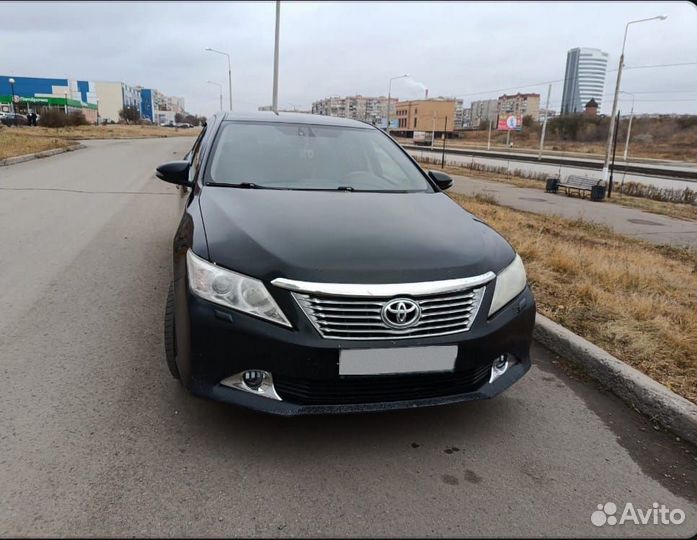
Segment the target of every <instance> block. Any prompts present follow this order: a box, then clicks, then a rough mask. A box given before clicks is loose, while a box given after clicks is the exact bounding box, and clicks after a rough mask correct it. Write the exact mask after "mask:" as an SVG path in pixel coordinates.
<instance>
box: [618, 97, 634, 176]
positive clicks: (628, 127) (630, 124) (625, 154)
mask: <svg viewBox="0 0 697 540" xmlns="http://www.w3.org/2000/svg"><path fill="white" fill-rule="evenodd" d="M620 93H621V94H629V95H630V96H632V110H631V111H630V112H629V125H628V126H627V140H626V141H625V143H624V162H625V165H626V163H627V154H628V153H629V136H630V135H631V134H632V119H633V118H634V94H631V93H630V92H620Z"/></svg>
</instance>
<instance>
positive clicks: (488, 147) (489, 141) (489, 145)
mask: <svg viewBox="0 0 697 540" xmlns="http://www.w3.org/2000/svg"><path fill="white" fill-rule="evenodd" d="M491 124H492V120H491V118H489V137H488V138H487V141H486V149H487V150H491Z"/></svg>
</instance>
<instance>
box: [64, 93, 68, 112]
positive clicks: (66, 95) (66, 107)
mask: <svg viewBox="0 0 697 540" xmlns="http://www.w3.org/2000/svg"><path fill="white" fill-rule="evenodd" d="M63 96H64V97H65V105H64V107H63V111H64V112H65V114H68V92H63Z"/></svg>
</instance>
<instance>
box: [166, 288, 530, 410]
mask: <svg viewBox="0 0 697 540" xmlns="http://www.w3.org/2000/svg"><path fill="white" fill-rule="evenodd" d="M187 289H188V288H187ZM283 300H284V299H283V298H278V299H277V301H278V302H279V304H283V303H284V302H283ZM288 300H290V298H289V299H288ZM488 301H490V299H489V298H485V302H484V305H483V306H482V309H481V310H480V312H479V314H478V315H477V319H476V320H475V321H474V323H473V325H472V328H471V329H470V330H469V331H467V332H462V333H459V334H452V335H447V336H439V337H429V338H415V339H409V340H389V339H386V340H380V341H342V340H328V339H323V338H321V337H320V336H319V334H318V333H317V331H316V330H315V329H314V328H313V327H312V325H311V323H310V321H309V320H308V319H307V318H306V317H305V315H304V314H303V313H302V312H300V311H299V310H298V309H296V306H294V305H293V304H291V303H290V302H289V303H288V304H286V305H281V307H282V309H284V311H285V312H286V314H287V315H289V319H290V320H291V322H292V323H293V328H283V327H280V326H277V325H274V324H272V323H268V322H265V321H261V320H258V319H256V318H254V317H251V316H248V315H245V314H243V313H239V312H236V311H232V310H227V309H225V308H223V307H221V306H218V305H215V304H212V303H210V302H207V301H205V300H202V299H200V298H198V297H197V296H195V295H193V294H191V293H190V292H189V291H188V290H187V293H186V304H187V305H186V311H187V315H188V317H187V318H188V321H186V323H187V325H186V328H181V327H180V323H179V321H181V319H179V320H178V321H177V333H180V332H182V331H183V332H186V334H187V336H186V338H187V339H186V340H183V342H186V343H187V345H188V347H187V349H188V350H186V351H182V353H183V354H182V358H183V360H180V359H179V358H178V362H180V361H184V362H186V364H187V366H186V369H182V366H180V371H182V372H183V373H184V374H185V376H184V384H185V385H186V386H187V387H188V388H189V390H190V391H191V392H192V393H193V394H195V395H198V396H201V397H206V398H210V399H213V400H217V401H222V402H226V403H232V404H235V405H240V406H243V407H248V408H251V409H255V410H259V411H263V412H267V413H272V414H279V415H287V416H292V415H304V414H336V413H352V412H367V411H384V410H391V409H406V408H413V407H427V406H434V405H442V404H447V403H456V402H462V401H470V400H476V399H486V398H492V397H494V396H496V395H497V394H499V393H501V392H502V391H504V390H505V389H506V388H508V387H509V386H511V385H512V384H513V383H514V382H516V381H517V380H518V379H520V378H521V377H522V376H523V375H524V374H525V373H526V372H527V371H528V369H530V364H531V362H530V354H529V349H530V343H531V339H532V330H533V326H534V320H535V302H534V299H533V296H532V293H531V291H530V289H529V288H527V287H526V289H525V290H524V291H523V292H522V293H521V294H520V295H519V296H518V297H516V298H515V299H514V300H513V301H511V302H510V303H509V304H508V305H507V306H506V307H505V308H504V309H502V310H501V311H499V312H498V313H497V314H496V315H494V316H493V317H492V318H490V319H487V318H486V309H484V307H485V306H487V305H488ZM434 345H457V347H458V354H457V358H456V361H455V368H454V371H453V372H452V373H451V374H450V375H452V377H454V378H455V379H457V380H458V381H460V383H458V384H453V383H452V381H451V380H450V379H449V378H448V377H449V376H450V375H448V374H441V375H438V374H424V375H423V377H424V381H425V382H426V381H427V382H428V388H429V390H428V391H424V390H423V389H422V387H421V386H419V385H415V384H414V380H415V378H417V377H419V375H416V374H414V375H409V376H406V377H405V378H404V380H405V381H406V380H409V381H410V384H411V386H409V387H405V388H406V389H405V388H399V389H398V391H396V392H391V393H388V394H386V395H387V397H388V398H387V399H385V400H381V399H380V397H379V394H378V397H377V398H376V395H375V393H373V394H372V397H371V398H370V399H366V400H365V401H361V399H362V398H361V397H360V396H361V395H364V394H353V395H351V394H346V397H345V399H344V398H343V397H342V394H337V395H334V396H332V399H328V400H327V402H326V403H323V402H321V398H320V399H319V402H318V399H313V398H312V397H311V396H309V397H308V396H307V395H305V399H301V398H299V397H298V395H299V394H297V393H293V392H290V391H289V390H288V388H291V387H292V386H293V383H298V382H299V381H300V382H303V383H307V385H306V387H307V388H316V387H321V388H323V389H324V390H323V392H324V393H323V395H328V394H327V392H328V391H327V388H339V389H341V388H342V387H344V386H345V387H353V386H354V385H353V384H352V383H353V382H355V381H356V377H362V378H363V381H362V383H364V384H362V385H361V387H362V388H365V387H366V385H368V386H370V385H373V384H374V385H376V386H379V385H380V384H383V383H389V384H388V386H389V387H390V388H392V389H394V386H395V384H398V382H399V381H398V380H397V379H399V378H400V377H402V376H399V375H397V376H392V375H377V376H370V377H364V376H341V375H339V354H340V351H341V350H342V349H361V348H363V349H367V348H391V347H423V346H434ZM503 354H505V355H509V357H511V358H514V359H515V362H514V363H513V364H512V365H511V366H510V367H509V368H508V369H507V370H506V371H505V373H503V374H502V375H501V376H500V377H499V378H497V379H496V380H494V381H493V382H489V374H490V369H491V365H492V362H493V361H494V359H496V358H497V357H499V356H500V355H503ZM245 370H264V371H267V372H269V373H271V374H272V376H273V379H274V381H276V382H277V385H276V390H277V392H278V394H279V395H280V397H281V398H282V400H281V401H279V400H274V399H269V398H266V397H262V396H259V395H255V394H253V393H250V392H246V391H244V390H239V389H236V388H230V387H228V386H224V385H222V384H220V383H221V381H222V380H224V379H226V378H227V377H230V376H232V375H235V374H238V373H240V372H242V371H245ZM439 377H440V378H441V379H443V377H445V378H446V379H447V380H445V379H443V380H444V386H443V388H442V389H441V390H439V389H438V380H441V379H439ZM462 381H465V382H462ZM284 383H287V384H284ZM343 383H347V384H346V385H344V384H343ZM434 385H435V386H434ZM412 388H413V391H412V390H411V389H412ZM434 388H435V390H434ZM284 389H285V391H284Z"/></svg>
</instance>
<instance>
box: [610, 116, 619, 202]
mask: <svg viewBox="0 0 697 540" xmlns="http://www.w3.org/2000/svg"><path fill="white" fill-rule="evenodd" d="M619 123H620V111H617V124H618V125H619ZM619 132H620V130H619V129H618V128H615V138H614V140H613V141H612V163H611V164H610V182H608V185H607V186H608V187H607V198H608V199H609V198H610V197H612V175H613V173H614V171H615V152H616V151H617V135H618V133H619Z"/></svg>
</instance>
